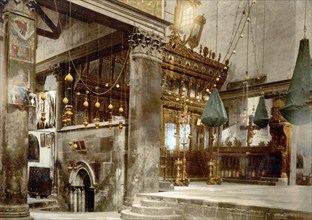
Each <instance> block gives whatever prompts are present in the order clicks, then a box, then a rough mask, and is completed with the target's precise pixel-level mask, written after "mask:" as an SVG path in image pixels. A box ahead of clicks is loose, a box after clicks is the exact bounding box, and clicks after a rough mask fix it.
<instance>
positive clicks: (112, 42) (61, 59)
mask: <svg viewBox="0 0 312 220" xmlns="http://www.w3.org/2000/svg"><path fill="white" fill-rule="evenodd" d="M122 46H123V47H124V48H122ZM126 48H128V36H127V35H125V34H123V32H120V31H115V32H113V33H111V34H108V35H106V36H103V37H100V38H99V39H95V40H93V41H90V42H88V43H86V44H84V45H81V46H78V47H75V48H72V49H71V50H69V51H66V52H63V53H61V54H59V55H56V56H54V57H51V58H49V59H46V60H45V61H42V62H39V63H37V64H36V73H37V75H39V76H42V75H46V74H48V73H49V71H50V69H49V68H50V67H53V66H54V65H57V64H59V63H66V62H69V61H70V60H71V61H73V62H74V63H75V64H80V63H83V62H86V61H92V60H94V59H97V58H98V57H102V56H105V55H109V54H111V53H112V52H113V53H116V52H118V51H121V50H123V49H126Z"/></svg>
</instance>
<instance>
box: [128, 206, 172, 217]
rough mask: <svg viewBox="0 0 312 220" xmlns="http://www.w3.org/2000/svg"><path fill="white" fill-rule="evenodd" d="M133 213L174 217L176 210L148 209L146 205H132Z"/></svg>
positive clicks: (163, 208) (165, 208)
mask: <svg viewBox="0 0 312 220" xmlns="http://www.w3.org/2000/svg"><path fill="white" fill-rule="evenodd" d="M131 212H133V213H137V214H143V215H162V216H164V215H173V214H174V210H173V208H171V207H161V206H159V207H148V206H144V205H139V204H136V205H132V207H131Z"/></svg>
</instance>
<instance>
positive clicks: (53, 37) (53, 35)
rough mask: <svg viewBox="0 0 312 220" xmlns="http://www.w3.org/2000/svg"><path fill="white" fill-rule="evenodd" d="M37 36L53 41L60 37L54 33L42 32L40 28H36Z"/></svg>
mask: <svg viewBox="0 0 312 220" xmlns="http://www.w3.org/2000/svg"><path fill="white" fill-rule="evenodd" d="M37 35H40V36H44V37H47V38H51V39H54V40H56V39H58V38H59V37H60V35H59V34H57V33H55V32H52V31H47V30H43V29H41V28H37Z"/></svg>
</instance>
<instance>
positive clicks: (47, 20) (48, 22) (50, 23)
mask: <svg viewBox="0 0 312 220" xmlns="http://www.w3.org/2000/svg"><path fill="white" fill-rule="evenodd" d="M34 8H35V11H36V12H37V14H38V15H39V17H40V18H41V19H42V20H43V22H45V23H46V25H47V26H48V27H49V28H50V29H51V31H52V32H53V33H56V34H58V35H60V33H59V29H58V28H57V26H56V25H55V24H54V23H53V21H52V20H51V19H50V17H49V16H48V15H47V14H46V13H45V12H44V11H43V10H42V8H41V7H40V6H39V5H38V4H34Z"/></svg>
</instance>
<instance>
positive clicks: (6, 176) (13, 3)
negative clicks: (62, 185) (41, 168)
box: [0, 0, 33, 220]
mask: <svg viewBox="0 0 312 220" xmlns="http://www.w3.org/2000/svg"><path fill="white" fill-rule="evenodd" d="M30 3H31V1H29V0H23V1H21V0H6V1H2V5H4V7H3V21H4V24H3V30H4V32H5V35H4V42H3V51H1V53H2V54H3V59H2V60H1V61H0V62H1V64H0V66H1V67H2V69H1V72H0V92H1V95H0V111H1V114H0V131H1V133H0V154H1V158H0V159H1V161H0V219H8V220H9V219H23V220H29V219H33V218H32V217H30V213H29V207H28V205H27V193H28V178H27V175H28V172H27V164H28V157H27V155H28V106H26V105H15V104H8V77H7V76H8V66H7V63H8V38H7V33H8V28H7V25H8V15H9V12H17V13H18V14H21V15H24V16H26V17H31V16H32V11H31V8H30Z"/></svg>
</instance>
